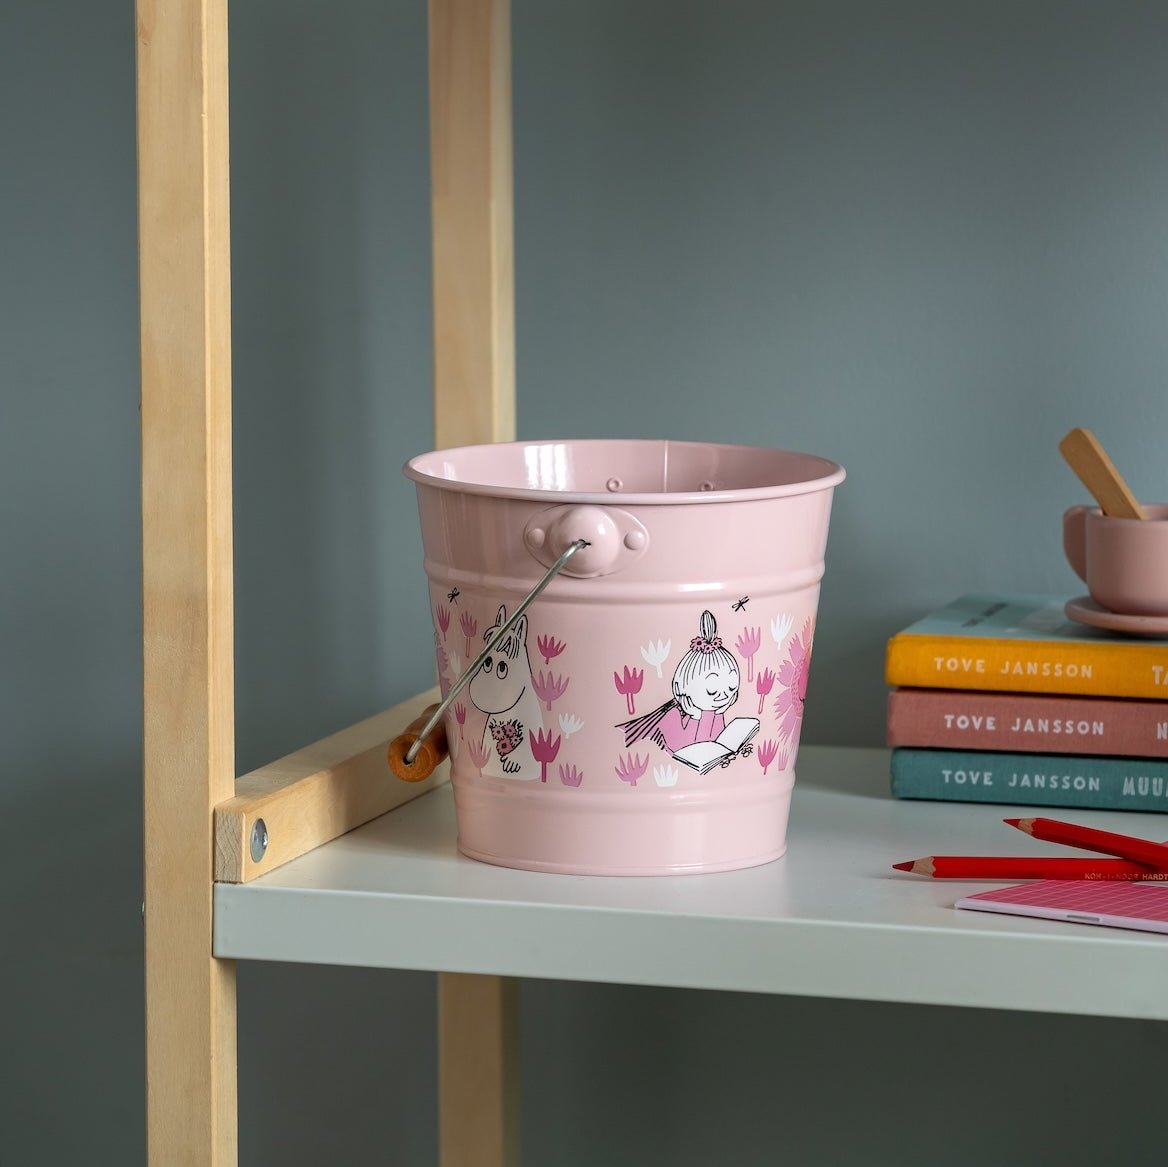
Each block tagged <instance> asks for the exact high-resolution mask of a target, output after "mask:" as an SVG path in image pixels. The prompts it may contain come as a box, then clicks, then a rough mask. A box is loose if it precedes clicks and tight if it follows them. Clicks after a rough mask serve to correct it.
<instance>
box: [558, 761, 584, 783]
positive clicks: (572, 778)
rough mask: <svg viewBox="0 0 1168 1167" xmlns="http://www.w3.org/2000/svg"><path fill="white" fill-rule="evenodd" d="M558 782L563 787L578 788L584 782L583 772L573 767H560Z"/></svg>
mask: <svg viewBox="0 0 1168 1167" xmlns="http://www.w3.org/2000/svg"><path fill="white" fill-rule="evenodd" d="M560 781H561V782H562V783H563V784H564V785H565V786H579V785H580V783H581V782H583V781H584V771H583V770H577V769H576V767H575V766H561V767H560Z"/></svg>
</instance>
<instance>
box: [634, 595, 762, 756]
mask: <svg viewBox="0 0 1168 1167" xmlns="http://www.w3.org/2000/svg"><path fill="white" fill-rule="evenodd" d="M740 680H741V673H740V670H739V668H738V661H737V660H736V659H735V657H734V654H733V653H732V652H731V651H730V650H729V649H728V648H726V647H725V645H723V643H722V638H721V637H720V636H719V635H718V625H717V622H716V621H715V619H714V614H713V613H712V612H710V611H705V612H703V613H702V615H701V619H700V621H699V623H698V635H697V636H695V637H694V638H693V639H692V640H691V641H690V642H689V650H688V651H687V652H686V653H685V655H684V656H683V657H682V658H681V660H680V661H679V662H678V665H677V668H676V669H675V670H674V673H673V696H672V698H670V700H668V701H666V702H665V703H664V704H663V705H659V706H658V707H657V708H656V709H654V710H652V711H651V712H649V713H646V714H644V715H643V716H641V717H637V718H634V719H633V720H631V721H625V722H622V723H621V724H620V726H619V728H621V729H623V730H624V731H625V745H626V746H631V745H633V744H634V743H635V742H638V741H640V740H641V739H642V738H649V740H650V741H652V742H655V743H656V744H657V745H659V746H661V747H662V748H663V749H665V750H668V751H669V752H670V753H671V754H672V755H673V756H674V758H676V759H677V760H678V761H679V762H683V763H684V764H685V765H687V766H690V767H691V768H693V769H695V770H697V771H699V772H700V773H702V774H705V773H708V772H709V771H710V770H712V769H713V768H714V766H716V765H722V766H728V765H729V764H730V762H731V761H733V759H734V758H736V757H737V756H738V755H739V754H749V753H751V752H752V750H753V749H754V747H753V746H752V745H751V744H750V741H751V739H752V738H753V737H754V735H755V734H756V733H758V729H759V722H758V719H757V718H754V717H736V718H734V719H733V720H732V721H731V722H730V723H729V725H727V723H726V711H727V710H728V709H729V708H730V707H731V706H732V705H734V703H735V702H736V701H737V700H738V693H739V685H740Z"/></svg>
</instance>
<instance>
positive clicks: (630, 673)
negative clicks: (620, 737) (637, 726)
mask: <svg viewBox="0 0 1168 1167" xmlns="http://www.w3.org/2000/svg"><path fill="white" fill-rule="evenodd" d="M624 669H625V673H624V677H623V678H622V677H621V675H620V673H613V674H612V680H613V684H615V685H616V691H617V692H618V693H619V694H620V695H621V696H622V697H624V699H625V704H626V705H627V706H628V707H629V716H630V717H632V716H634V715H635V714H636V712H637V709H636V706H635V704H634V702H633V698H634V697H635V696H636V695H637V694H638V693H639V692H640V691H641V685H642V684H644V681H645V670H644V669H630V668H629V666H628V665H625V667H624Z"/></svg>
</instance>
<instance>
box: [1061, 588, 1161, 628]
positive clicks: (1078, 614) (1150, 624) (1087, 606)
mask: <svg viewBox="0 0 1168 1167" xmlns="http://www.w3.org/2000/svg"><path fill="white" fill-rule="evenodd" d="M1063 611H1064V612H1066V614H1067V616H1069V617H1070V619H1072V620H1076V621H1078V622H1079V623H1080V624H1090V625H1091V627H1092V628H1106V629H1107V630H1108V631H1110V632H1130V633H1133V634H1134V635H1136V636H1168V616H1125V615H1124V614H1123V613H1122V612H1113V611H1111V609H1110V608H1104V607H1102V606H1101V605H1099V604H1097V603H1095V601H1094V600H1093V599H1091V597H1090V596H1079V597H1078V598H1076V599H1074V600H1068V601H1067V602H1066V604H1065V605H1063Z"/></svg>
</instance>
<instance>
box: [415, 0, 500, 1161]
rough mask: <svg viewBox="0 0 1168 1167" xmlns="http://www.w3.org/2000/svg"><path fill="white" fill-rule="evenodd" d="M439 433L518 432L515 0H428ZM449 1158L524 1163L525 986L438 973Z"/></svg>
mask: <svg viewBox="0 0 1168 1167" xmlns="http://www.w3.org/2000/svg"><path fill="white" fill-rule="evenodd" d="M430 165H431V191H432V193H431V208H432V223H433V233H434V436H435V441H436V444H437V445H438V446H439V447H440V448H441V447H444V446H458V445H471V444H477V443H481V442H499V441H510V440H511V439H512V438H514V436H515V308H514V304H515V297H514V265H513V264H514V261H513V246H514V244H513V207H512V174H511V11H510V4H509V2H508V0H430ZM438 1017H439V1021H438V1060H439V1091H438V1094H439V1156H440V1160H441V1163H442V1167H513V1165H514V1164H517V1163H518V1162H519V986H518V982H517V981H514V980H511V979H508V978H503V977H489V976H470V975H463V974H453V973H443V974H440V975H439V978H438Z"/></svg>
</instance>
